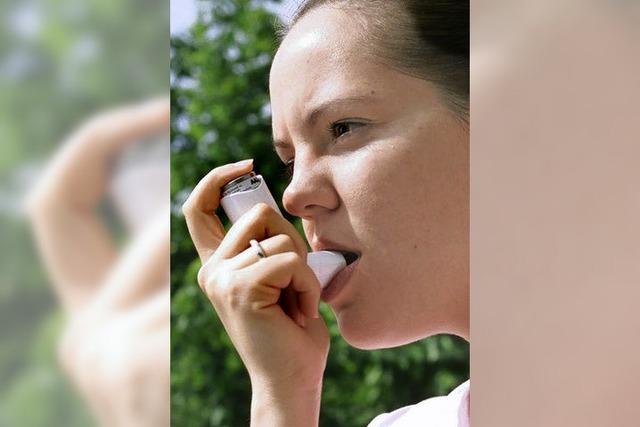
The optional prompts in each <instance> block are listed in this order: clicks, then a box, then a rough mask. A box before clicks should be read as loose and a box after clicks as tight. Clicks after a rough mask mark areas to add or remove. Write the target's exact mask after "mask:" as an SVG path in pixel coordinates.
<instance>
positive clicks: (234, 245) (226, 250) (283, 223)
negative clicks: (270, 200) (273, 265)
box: [215, 203, 307, 259]
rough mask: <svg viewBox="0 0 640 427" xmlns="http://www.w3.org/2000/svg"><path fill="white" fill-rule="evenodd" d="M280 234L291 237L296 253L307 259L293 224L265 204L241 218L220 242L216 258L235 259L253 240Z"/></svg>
mask: <svg viewBox="0 0 640 427" xmlns="http://www.w3.org/2000/svg"><path fill="white" fill-rule="evenodd" d="M278 234H285V235H287V236H289V237H290V238H291V242H292V243H293V245H294V247H295V249H294V250H295V252H296V253H298V254H299V255H300V256H301V257H302V256H304V257H306V253H307V246H306V244H305V243H304V240H302V237H301V236H300V234H299V233H298V231H297V230H296V228H295V227H294V226H293V224H291V223H290V222H289V221H287V220H286V219H284V217H282V215H280V214H279V213H278V212H276V211H275V210H273V208H272V207H271V206H269V205H267V204H265V203H258V204H257V205H255V206H254V207H253V208H252V209H251V210H250V211H249V212H247V213H246V214H244V215H243V216H242V217H240V219H239V220H238V221H237V222H236V223H235V224H234V225H233V226H232V227H231V229H230V230H229V232H228V233H227V236H226V238H225V239H224V240H223V241H222V242H220V246H219V247H218V250H217V251H216V253H215V257H216V259H229V258H233V257H235V256H236V255H238V254H239V253H241V252H244V251H245V249H247V246H249V241H250V240H251V239H256V240H258V241H261V240H263V239H265V238H267V237H270V236H274V235H278ZM265 249H266V248H265ZM305 259H306V258H305Z"/></svg>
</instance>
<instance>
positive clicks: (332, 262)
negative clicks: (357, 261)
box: [307, 251, 347, 289]
mask: <svg viewBox="0 0 640 427" xmlns="http://www.w3.org/2000/svg"><path fill="white" fill-rule="evenodd" d="M307 265H308V266H309V268H311V270H313V272H314V273H315V275H316V277H317V278H318V281H319V282H320V287H322V288H323V289H324V288H326V287H327V285H328V284H329V282H330V281H331V279H333V276H335V275H336V274H338V272H339V271H340V270H342V269H343V268H345V267H346V266H347V261H346V260H345V259H344V256H343V255H342V254H341V253H340V252H333V251H318V252H310V253H309V254H308V255H307Z"/></svg>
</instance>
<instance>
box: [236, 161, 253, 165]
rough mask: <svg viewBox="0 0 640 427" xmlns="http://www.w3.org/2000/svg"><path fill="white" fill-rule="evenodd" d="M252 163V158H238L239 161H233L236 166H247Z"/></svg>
mask: <svg viewBox="0 0 640 427" xmlns="http://www.w3.org/2000/svg"><path fill="white" fill-rule="evenodd" d="M252 163H253V159H246V160H240V161H239V162H236V163H234V164H235V165H236V166H249V165H250V164H252Z"/></svg>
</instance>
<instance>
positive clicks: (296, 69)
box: [270, 7, 469, 349]
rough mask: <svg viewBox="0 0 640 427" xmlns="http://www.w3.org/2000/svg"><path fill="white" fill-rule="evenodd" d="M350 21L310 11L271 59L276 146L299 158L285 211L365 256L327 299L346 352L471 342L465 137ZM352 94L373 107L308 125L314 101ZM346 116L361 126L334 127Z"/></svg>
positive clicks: (350, 105) (338, 112)
mask: <svg viewBox="0 0 640 427" xmlns="http://www.w3.org/2000/svg"><path fill="white" fill-rule="evenodd" d="M351 21H352V17H350V16H349V14H348V13H345V12H343V11H339V10H336V9H332V8H327V7H323V8H320V9H317V10H314V11H313V12H312V13H310V14H309V15H306V16H305V17H304V18H303V19H302V20H301V21H300V22H299V23H297V25H295V26H294V28H293V29H292V31H291V32H290V34H289V35H288V36H287V37H286V39H285V40H284V42H283V44H282V46H281V47H280V49H279V51H278V53H277V55H276V58H275V60H274V63H273V66H272V70H271V81H270V83H271V87H270V90H271V102H272V111H273V133H274V139H275V140H276V141H283V142H284V143H285V144H287V146H286V147H282V148H278V154H279V156H280V157H281V158H282V159H283V160H285V161H286V160H289V159H291V158H294V157H295V169H294V175H293V179H292V181H291V183H290V185H289V186H288V187H287V189H286V192H285V194H284V198H283V203H284V206H285V209H286V210H287V211H289V212H290V213H292V214H293V215H296V216H300V217H302V218H303V226H304V230H305V234H306V236H307V239H308V240H309V242H310V244H311V246H312V247H313V246H314V243H315V242H317V240H318V239H323V238H324V239H329V240H332V241H334V242H338V243H340V244H343V245H347V246H348V247H350V248H354V249H356V250H357V251H358V252H361V253H362V257H361V260H360V262H359V265H358V268H357V269H356V271H355V274H354V275H353V276H352V279H351V282H350V283H349V286H348V287H346V288H345V289H344V290H343V292H341V294H340V295H339V296H338V298H336V299H335V300H333V301H332V302H331V307H332V308H333V311H334V312H335V314H336V317H337V320H338V324H339V326H340V331H341V333H342V335H343V337H344V338H345V339H346V340H347V341H348V342H349V343H350V344H352V345H354V346H356V347H360V348H367V349H373V348H381V347H391V346H397V345H401V344H406V343H408V342H412V341H415V340H417V339H421V338H424V337H426V336H430V335H434V334H437V333H452V334H457V335H460V336H462V337H464V338H467V339H468V330H469V326H468V311H469V307H468V299H469V298H468V247H469V243H468V235H469V229H468V219H469V207H468V199H469V187H468V181H469V179H468V177H469V175H468V173H469V172H468V171H469V163H468V159H469V157H468V154H469V153H468V130H467V129H465V127H464V126H462V125H461V124H460V122H459V121H458V120H456V118H455V117H454V116H452V114H451V113H450V112H449V111H448V110H447V108H446V107H445V105H444V103H443V102H442V100H441V99H440V98H439V97H438V92H437V90H436V89H435V88H434V86H433V85H432V84H430V83H429V82H427V81H425V80H422V79H417V78H413V77H410V76H407V75H405V74H402V73H399V72H398V71H396V70H394V69H392V68H390V67H389V66H387V65H385V64H381V63H379V62H375V61H374V60H373V57H372V56H371V55H368V54H367V53H366V49H365V51H364V52H363V49H362V48H361V45H362V43H364V42H363V41H362V40H361V39H360V36H359V35H358V28H357V26H354V25H352V24H351V25H350V24H349V22H351ZM349 97H354V98H357V97H363V98H366V99H363V100H362V101H354V102H348V101H347V102H344V103H340V104H334V105H332V106H329V107H328V108H327V109H326V110H324V112H323V113H322V115H320V116H318V117H317V121H316V122H315V123H314V124H312V125H310V124H309V123H308V122H307V121H306V119H305V118H306V117H307V112H308V111H309V110H313V109H314V107H315V106H316V105H321V104H323V103H326V102H331V101H332V100H336V99H337V100H340V99H345V98H349ZM345 120H349V121H353V122H355V123H357V125H353V126H350V127H349V126H347V127H344V126H343V127H342V129H338V130H339V132H338V133H337V134H334V135H332V133H331V132H329V131H327V129H328V128H329V127H330V126H331V125H332V123H335V122H340V121H345ZM345 130H346V131H347V132H344V131H345ZM340 133H343V134H342V135H341V136H340V137H339V138H336V137H335V136H337V135H340ZM371 331H376V332H375V334H372V333H371Z"/></svg>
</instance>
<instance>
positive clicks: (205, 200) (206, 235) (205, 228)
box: [182, 159, 253, 264]
mask: <svg viewBox="0 0 640 427" xmlns="http://www.w3.org/2000/svg"><path fill="white" fill-rule="evenodd" d="M252 168H253V159H248V160H242V161H240V162H237V163H231V164H228V165H224V166H220V167H217V168H215V169H213V170H212V171H211V172H209V173H208V174H207V175H206V176H205V177H204V178H202V179H201V180H200V182H199V183H198V185H196V187H195V188H194V189H193V191H192V192H191V194H190V195H189V197H188V198H187V200H186V201H185V202H184V204H183V205H182V213H183V214H184V217H185V220H186V221H187V228H188V229H189V234H190V235H191V240H192V241H193V244H194V246H195V247H196V251H197V252H198V256H199V257H200V260H201V261H202V263H203V264H204V263H205V262H206V261H207V259H209V257H210V256H211V254H213V253H214V252H215V250H216V249H217V248H218V246H219V245H220V242H221V241H222V239H223V238H224V227H223V226H222V222H221V221H220V219H219V218H218V217H217V216H216V214H215V211H216V209H217V208H218V206H219V205H220V189H221V188H222V187H223V186H224V185H225V184H226V183H228V182H229V181H231V180H233V179H234V178H237V177H239V176H241V175H243V174H245V173H248V172H249V171H251V169H252Z"/></svg>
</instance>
